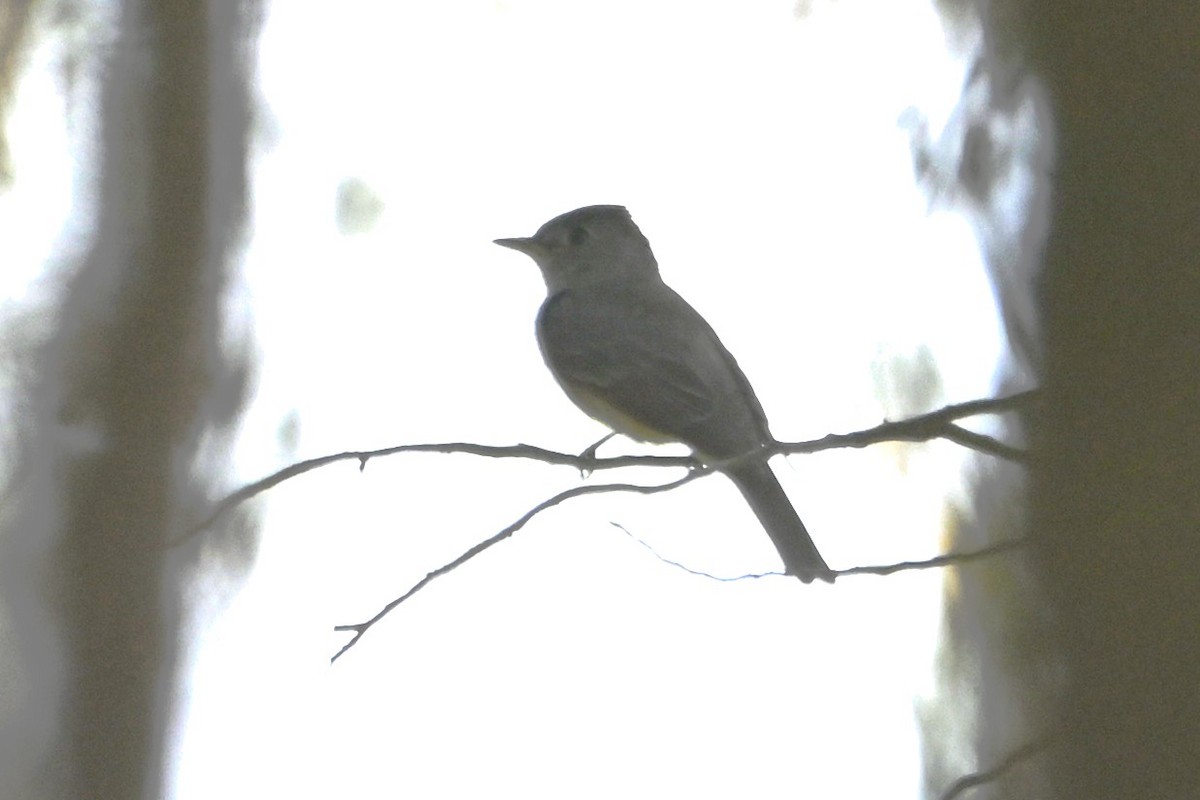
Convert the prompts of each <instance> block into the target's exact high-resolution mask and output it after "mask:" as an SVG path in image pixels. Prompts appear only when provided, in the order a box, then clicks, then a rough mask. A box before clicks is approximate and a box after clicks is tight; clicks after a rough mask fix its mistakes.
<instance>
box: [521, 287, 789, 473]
mask: <svg viewBox="0 0 1200 800" xmlns="http://www.w3.org/2000/svg"><path fill="white" fill-rule="evenodd" d="M538 340H539V342H540V344H541V347H542V353H543V355H544V357H545V359H546V363H547V364H548V365H549V367H550V369H551V371H552V372H553V373H554V375H555V377H556V378H557V379H558V381H559V383H560V384H561V385H562V386H563V389H564V390H566V392H567V394H568V395H569V396H570V397H571V399H572V400H574V401H575V402H576V404H578V405H579V406H580V407H581V408H583V410H584V411H586V412H587V413H589V414H591V415H592V416H593V417H595V418H597V419H599V420H600V421H601V422H604V423H605V424H607V425H609V426H610V427H612V428H614V429H615V430H617V431H620V432H621V433H627V434H629V435H632V436H634V437H636V438H641V439H648V440H651V441H655V440H659V441H661V440H677V441H682V442H684V443H685V444H688V445H690V446H691V447H693V448H694V449H696V450H697V451H699V452H700V453H701V454H703V455H707V456H709V457H715V458H727V457H731V456H734V455H740V454H742V453H745V452H747V451H749V450H751V449H753V448H755V447H757V446H758V445H761V444H762V443H763V442H765V441H766V440H767V437H769V434H768V433H767V426H766V419H765V416H764V414H763V411H762V406H761V405H760V404H759V402H758V399H757V398H756V397H755V395H754V391H753V389H751V388H750V384H749V382H748V381H747V380H746V377H745V375H743V374H742V371H741V369H740V368H739V367H738V365H737V362H736V361H735V360H734V358H733V356H732V355H730V354H729V351H728V350H726V349H725V346H724V345H723V344H721V341H720V339H718V338H717V335H716V333H714V332H713V330H712V328H711V327H710V326H709V324H708V323H707V322H706V321H705V320H704V318H703V317H701V316H700V314H699V313H697V312H696V311H695V309H693V308H692V307H691V306H690V305H688V303H687V302H686V301H685V300H683V298H681V297H680V296H679V295H677V294H676V293H675V292H674V291H673V290H671V289H670V288H669V287H668V286H666V285H665V284H663V283H662V282H660V281H654V282H638V283H637V284H632V285H630V284H623V285H620V286H612V287H608V286H599V287H581V288H576V289H570V290H566V291H563V292H560V293H558V294H556V295H555V296H553V297H551V298H550V299H548V300H547V301H546V303H545V304H544V305H543V306H542V311H541V313H540V314H539V315H538Z"/></svg>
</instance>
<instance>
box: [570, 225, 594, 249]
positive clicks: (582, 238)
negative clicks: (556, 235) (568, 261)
mask: <svg viewBox="0 0 1200 800" xmlns="http://www.w3.org/2000/svg"><path fill="white" fill-rule="evenodd" d="M588 236H589V234H588V232H587V229H586V228H582V227H578V228H571V232H570V233H569V234H567V241H568V242H570V243H571V244H573V245H580V244H583V243H584V242H586V241H587V240H588Z"/></svg>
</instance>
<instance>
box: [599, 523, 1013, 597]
mask: <svg viewBox="0 0 1200 800" xmlns="http://www.w3.org/2000/svg"><path fill="white" fill-rule="evenodd" d="M609 524H610V525H612V526H613V527H615V528H617V529H619V530H621V531H624V533H625V534H626V535H627V536H628V537H629V538H631V539H633V540H634V541H635V542H637V543H638V544H640V545H641V546H642V547H644V548H646V549H647V550H649V551H650V554H651V555H653V556H654V557H655V558H657V559H658V560H659V561H661V562H663V563H664V564H667V565H669V566H672V567H676V568H677V569H681V570H683V571H684V572H686V573H688V574H690V575H696V576H698V577H701V578H710V579H711V580H714V581H721V582H722V583H729V582H733V581H743V580H757V579H759V578H773V577H780V578H790V577H794V576H791V575H788V574H787V573H786V572H751V573H747V574H745V575H733V576H722V575H713V574H712V573H710V572H704V571H703V570H698V569H693V568H692V567H689V566H687V565H686V564H681V563H680V562H678V561H673V560H672V559H669V558H667V557H666V556H664V555H662V554H661V553H659V552H658V551H657V550H655V549H654V547H653V546H652V545H650V544H649V543H647V542H646V541H644V540H643V539H640V538H639V537H637V536H635V535H634V534H633V533H632V532H631V531H630V530H629V529H628V528H626V527H625V526H624V525H621V524H619V523H616V522H611V523H609ZM1025 543H1026V541H1025V540H1024V539H1009V540H1007V541H1003V542H997V543H996V544H992V545H988V546H987V547H983V548H980V549H979V550H971V551H969V552H965V553H945V554H944V555H940V556H934V557H933V558H928V559H925V560H924V561H901V562H899V563H896V564H880V565H876V566H863V567H848V568H846V569H835V570H832V573H833V576H834V577H835V578H843V577H846V576H848V575H891V574H893V573H895V572H907V571H910V570H919V569H935V568H938V567H951V566H957V565H959V564H966V563H968V562H971V561H977V560H979V559H981V558H989V557H991V556H996V555H1000V554H1001V553H1007V552H1009V551H1010V550H1016V549H1017V548H1019V547H1022V546H1023V545H1025Z"/></svg>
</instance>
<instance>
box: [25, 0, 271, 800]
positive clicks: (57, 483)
mask: <svg viewBox="0 0 1200 800" xmlns="http://www.w3.org/2000/svg"><path fill="white" fill-rule="evenodd" d="M246 9H247V5H246V4H243V3H239V2H229V3H217V4H214V6H213V7H212V8H210V7H209V5H208V4H207V3H205V2H203V1H202V0H140V1H139V0H127V2H125V3H124V5H123V7H122V9H121V14H120V20H119V22H118V32H117V37H116V39H115V41H113V42H111V43H110V44H107V45H106V46H107V48H108V57H107V59H106V70H105V73H104V76H103V85H102V87H101V89H100V92H99V94H100V96H99V103H100V108H101V111H100V120H101V129H100V135H99V142H98V155H97V168H98V171H99V182H98V185H97V186H96V187H95V197H96V203H95V206H94V210H93V208H87V209H83V210H84V212H85V213H89V214H92V215H93V219H94V224H93V227H92V240H91V245H90V247H89V250H88V252H87V254H86V255H85V256H84V258H83V259H82V262H81V263H80V265H79V267H78V269H77V270H75V271H74V273H73V275H72V277H71V278H70V281H69V282H68V283H67V285H66V286H65V288H64V293H63V297H62V301H61V306H60V309H59V319H58V325H57V328H56V331H55V333H54V335H53V337H52V338H51V340H50V341H49V342H48V343H47V345H46V346H45V347H44V348H43V349H42V350H40V351H39V352H38V353H37V358H38V363H37V365H36V367H37V372H38V377H37V379H36V382H35V384H34V385H33V386H32V387H31V389H30V391H31V397H32V405H33V407H34V410H35V412H34V413H33V414H32V415H31V416H32V419H31V420H30V422H29V424H28V426H27V428H26V430H25V431H24V432H23V435H24V439H25V441H24V442H23V444H24V445H25V446H24V450H25V451H26V452H28V453H31V454H32V455H31V456H30V458H29V461H30V462H31V463H34V464H42V465H44V467H40V468H35V469H33V470H31V474H32V475H33V476H34V477H33V478H32V479H31V480H28V481H26V482H25V484H24V485H22V486H21V487H20V494H19V495H18V497H17V501H18V502H19V503H20V504H21V505H22V506H23V507H24V509H23V511H22V512H20V513H19V514H17V515H16V516H17V525H16V526H14V528H15V529H16V530H17V533H16V535H18V536H45V537H47V540H48V541H53V542H55V548H56V549H55V555H54V557H53V563H54V573H53V580H52V582H51V586H52V589H51V591H52V592H53V594H54V600H53V609H54V612H55V613H56V614H57V617H58V622H59V623H60V624H61V629H62V638H61V641H60V648H59V650H60V652H61V654H62V658H63V660H64V662H65V663H64V667H63V669H62V671H61V673H60V674H61V676H62V677H61V680H62V682H63V685H61V686H60V687H59V689H60V692H61V693H60V695H59V697H60V700H59V708H58V713H57V718H58V725H57V730H58V739H57V744H56V746H55V751H54V752H53V753H52V754H51V755H50V756H49V758H48V759H47V760H46V761H45V762H43V763H42V765H41V767H40V768H37V767H35V768H33V769H34V771H35V773H36V774H34V775H33V776H32V777H31V778H30V781H31V783H30V785H28V786H27V787H25V788H23V789H21V790H20V791H21V794H22V796H35V797H51V796H53V797H62V798H85V797H86V798H89V799H93V800H109V799H111V800H130V798H138V797H159V796H162V794H163V791H164V771H163V765H164V763H165V748H166V744H167V742H168V735H167V734H168V731H169V722H170V719H171V714H172V711H173V708H172V706H173V703H172V700H173V696H174V681H175V677H176V676H175V672H176V660H177V655H178V652H179V645H180V643H181V633H180V624H181V621H182V619H183V617H184V614H183V605H182V598H181V596H180V588H181V587H180V582H179V580H178V577H179V576H180V575H182V574H183V573H182V571H181V570H180V569H179V568H178V565H175V566H172V565H171V564H170V563H169V561H168V557H169V556H170V557H173V558H178V553H177V552H176V551H171V550H168V549H166V548H165V544H166V542H167V541H168V540H169V538H170V537H172V536H174V535H178V534H179V533H180V530H181V528H182V526H183V525H184V524H185V523H186V521H187V517H188V514H189V513H191V512H193V510H194V509H195V508H196V507H197V506H200V505H203V503H204V500H205V494H206V491H207V489H208V487H209V483H210V480H211V479H210V478H209V477H208V476H207V475H206V474H205V472H204V470H203V468H202V465H200V464H198V461H199V460H200V459H201V458H202V456H204V455H206V452H205V451H204V450H203V449H202V446H211V444H212V441H213V437H212V434H213V432H214V431H216V430H219V429H220V428H221V427H222V426H225V425H227V424H228V423H229V422H230V421H231V420H232V418H233V416H234V414H235V412H236V409H237V406H238V404H239V402H240V395H241V370H240V368H238V367H237V366H236V365H234V364H232V363H231V361H230V359H229V358H228V356H227V355H226V354H223V353H222V352H221V350H220V345H219V342H220V333H221V314H220V312H221V304H220V300H221V294H222V289H223V285H224V275H225V267H226V262H227V260H228V257H229V252H230V249H231V244H232V242H233V239H234V235H235V234H236V232H237V228H238V225H239V223H240V221H241V219H242V217H243V216H244V215H243V210H244V196H245V192H244V179H245V176H244V173H245V156H246V136H247V131H248V125H247V120H248V113H247V108H248V104H247V94H248V90H247V86H246V72H247V70H246V64H247V58H246V57H245V55H246V53H247V52H248V43H247V41H248V40H247V35H246V30H245V28H246V26H245V24H244V22H245V20H246V13H245V12H246ZM218 438H219V437H218ZM46 497H50V498H52V499H51V500H49V501H45V500H43V499H42V498H46ZM35 650H37V648H29V649H28V652H33V651H35ZM29 666H30V669H31V671H32V674H34V675H36V673H37V671H38V670H39V669H41V666H42V665H39V664H31V665H29ZM45 671H46V672H47V673H53V672H55V670H54V669H50V668H48V667H47V668H46V670H45ZM33 680H35V681H36V680H37V678H36V677H35V678H33ZM43 713H44V712H43ZM26 793H28V794H26Z"/></svg>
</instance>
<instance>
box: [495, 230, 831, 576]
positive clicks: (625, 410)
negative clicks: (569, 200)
mask: <svg viewBox="0 0 1200 800" xmlns="http://www.w3.org/2000/svg"><path fill="white" fill-rule="evenodd" d="M496 244H498V245H502V246H504V247H508V248H511V249H513V250H517V251H519V252H522V253H524V254H525V255H527V256H529V257H530V258H532V259H533V260H534V261H535V262H537V265H538V267H540V268H541V271H542V277H543V278H544V279H545V281H546V290H547V297H546V301H545V302H544V303H543V304H542V308H541V311H540V312H539V313H538V318H537V338H538V343H539V345H540V346H541V350H542V356H543V358H544V359H545V361H546V365H547V366H548V367H549V368H550V371H551V372H552V373H554V377H555V378H556V379H557V380H558V383H559V385H560V386H562V388H563V391H565V392H566V393H567V396H568V397H569V398H571V400H572V401H574V403H575V405H577V406H579V408H581V409H582V410H583V411H584V412H585V413H587V414H588V415H590V416H592V417H593V418H595V419H597V420H599V421H600V422H602V423H604V424H605V425H607V426H608V427H610V428H612V429H613V430H614V431H616V432H618V433H621V434H624V435H626V436H629V437H631V438H634V439H638V440H641V441H646V442H683V443H684V444H686V445H687V446H688V447H690V448H692V450H693V452H694V453H695V455H696V457H697V458H699V459H700V460H701V461H702V462H704V463H705V464H707V465H709V466H712V467H713V468H715V469H717V470H719V471H720V472H722V473H723V474H725V475H727V476H729V478H730V479H731V480H732V481H733V482H734V484H735V485H736V486H737V487H738V489H739V490H740V491H741V493H742V495H743V496H744V497H745V498H746V501H747V502H748V503H749V504H750V507H751V508H752V509H753V510H754V513H755V515H756V516H757V517H758V519H759V521H760V522H761V523H762V525H763V527H764V528H765V529H766V531H767V534H768V535H769V536H770V537H771V541H772V542H774V543H775V549H776V550H778V551H779V555H780V557H781V558H782V559H783V563H784V566H785V568H786V570H787V572H788V574H790V575H795V576H796V577H798V578H799V579H800V580H802V581H804V582H805V583H809V582H811V581H812V580H813V579H821V580H826V581H830V582H832V581H833V577H834V575H833V572H832V571H831V570H830V569H829V567H828V566H827V565H826V564H825V560H824V559H823V558H821V554H820V553H819V552H818V551H817V548H816V545H814V544H813V541H812V538H811V537H810V536H809V534H808V531H807V529H805V527H804V523H803V522H801V521H800V517H799V516H798V515H797V514H796V511H795V509H794V508H793V507H792V503H791V501H790V500H789V499H788V496H787V495H786V494H785V493H784V491H783V487H782V486H780V485H779V480H778V479H777V478H776V477H775V473H773V472H772V471H771V468H770V466H769V465H768V464H767V459H766V455H767V453H766V451H765V450H764V447H765V446H767V445H770V444H772V443H773V442H774V438H773V437H772V436H771V432H770V430H768V428H767V419H766V415H765V414H764V413H763V409H762V405H761V404H760V403H759V402H758V398H757V397H756V396H755V394H754V389H752V388H751V386H750V382H749V381H747V380H746V376H745V375H744V374H743V373H742V370H741V368H740V367H738V364H737V361H735V360H734V358H733V356H732V355H730V353H729V351H728V350H726V349H725V346H724V345H723V344H721V340H720V339H718V338H717V334H716V333H714V332H713V329H712V327H710V326H709V324H708V323H707V322H706V321H705V320H704V318H703V317H702V316H700V314H699V313H697V312H696V310H695V309H694V308H692V307H691V306H690V305H688V303H687V301H686V300H684V299H683V298H682V297H680V296H679V295H678V294H676V293H675V291H674V290H673V289H671V287H669V286H667V285H666V284H665V283H663V280H662V278H661V277H660V276H659V273H658V262H657V261H656V260H655V258H654V254H653V253H652V252H651V251H650V243H649V242H648V241H647V240H646V237H645V236H643V235H642V232H641V231H640V230H638V227H637V225H635V224H634V222H633V218H632V217H630V215H629V212H628V211H626V210H625V209H624V208H623V207H622V206H588V207H586V208H579V209H576V210H574V211H569V212H567V213H566V214H563V215H561V216H558V217H555V218H554V219H552V220H550V221H549V222H547V223H546V224H545V225H543V226H542V227H541V228H539V229H538V232H537V233H536V234H534V235H533V236H530V237H526V238H517V239H497V240H496Z"/></svg>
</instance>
